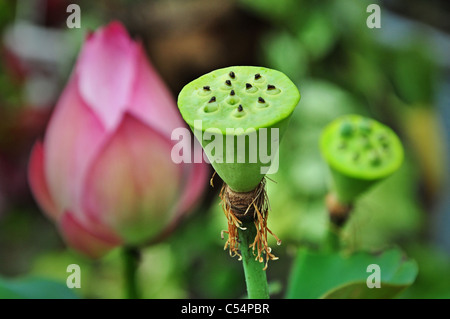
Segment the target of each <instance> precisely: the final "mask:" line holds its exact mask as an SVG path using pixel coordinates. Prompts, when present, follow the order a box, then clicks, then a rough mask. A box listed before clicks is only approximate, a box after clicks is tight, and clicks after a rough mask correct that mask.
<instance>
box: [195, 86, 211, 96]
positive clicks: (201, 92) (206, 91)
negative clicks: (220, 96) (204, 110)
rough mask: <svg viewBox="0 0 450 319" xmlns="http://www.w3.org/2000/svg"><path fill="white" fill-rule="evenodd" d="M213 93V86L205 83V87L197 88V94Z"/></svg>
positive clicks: (206, 94)
mask: <svg viewBox="0 0 450 319" xmlns="http://www.w3.org/2000/svg"><path fill="white" fill-rule="evenodd" d="M211 93H212V91H211V87H210V86H209V85H205V86H204V87H203V88H201V89H199V90H197V94H198V95H200V96H208V95H210V94H211Z"/></svg>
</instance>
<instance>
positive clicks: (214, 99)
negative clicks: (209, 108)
mask: <svg viewBox="0 0 450 319" xmlns="http://www.w3.org/2000/svg"><path fill="white" fill-rule="evenodd" d="M212 102H216V97H215V96H213V97H212V98H211V100H209V102H208V103H212Z"/></svg>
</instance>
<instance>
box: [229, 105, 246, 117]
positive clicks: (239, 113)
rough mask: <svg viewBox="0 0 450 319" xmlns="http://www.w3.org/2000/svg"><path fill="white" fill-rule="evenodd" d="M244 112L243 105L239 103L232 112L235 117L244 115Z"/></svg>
mask: <svg viewBox="0 0 450 319" xmlns="http://www.w3.org/2000/svg"><path fill="white" fill-rule="evenodd" d="M246 114H247V112H246V111H245V110H244V107H243V106H242V105H241V104H239V106H238V107H237V108H236V109H234V111H233V113H232V115H233V117H235V118H241V117H244V116H245V115H246Z"/></svg>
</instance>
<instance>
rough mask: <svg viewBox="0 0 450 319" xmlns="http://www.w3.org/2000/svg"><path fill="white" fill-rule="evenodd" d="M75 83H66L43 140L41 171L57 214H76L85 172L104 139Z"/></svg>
mask: <svg viewBox="0 0 450 319" xmlns="http://www.w3.org/2000/svg"><path fill="white" fill-rule="evenodd" d="M75 83H76V76H74V77H72V79H71V80H70V81H69V83H68V85H67V87H66V88H65V90H64V92H63V94H62V96H61V98H60V99H59V101H58V104H57V106H56V109H55V111H54V112H53V115H52V118H51V119H50V122H49V125H48V128H47V132H46V135H45V140H44V151H45V162H44V171H45V174H46V180H47V183H48V188H49V192H50V194H51V197H52V198H53V200H54V202H55V204H56V206H57V208H58V210H59V211H65V210H67V209H70V210H71V211H72V212H74V213H78V212H79V211H80V209H79V207H78V204H79V197H80V195H81V187H82V186H83V180H84V177H85V174H86V170H87V168H88V167H89V164H90V163H91V161H92V159H93V158H94V156H95V154H96V153H97V152H98V150H99V148H100V145H101V144H102V142H103V141H104V140H105V139H106V137H107V136H106V134H105V129H104V128H103V126H102V124H101V123H100V122H99V120H98V119H97V118H96V116H95V114H94V113H93V112H92V111H91V110H90V109H89V108H88V107H87V106H86V105H85V103H84V101H83V100H82V99H81V97H80V95H79V94H78V91H77V87H76V85H75Z"/></svg>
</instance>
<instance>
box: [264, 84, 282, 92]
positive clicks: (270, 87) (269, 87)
mask: <svg viewBox="0 0 450 319" xmlns="http://www.w3.org/2000/svg"><path fill="white" fill-rule="evenodd" d="M280 92H281V90H280V89H279V88H277V87H276V86H275V85H273V84H268V85H267V90H266V93H267V94H270V95H276V94H279V93H280Z"/></svg>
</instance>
